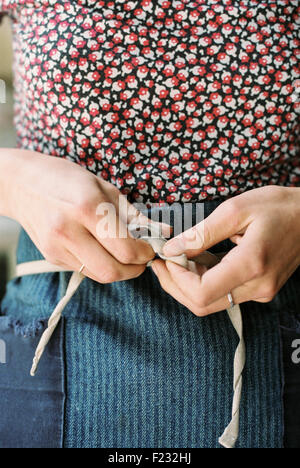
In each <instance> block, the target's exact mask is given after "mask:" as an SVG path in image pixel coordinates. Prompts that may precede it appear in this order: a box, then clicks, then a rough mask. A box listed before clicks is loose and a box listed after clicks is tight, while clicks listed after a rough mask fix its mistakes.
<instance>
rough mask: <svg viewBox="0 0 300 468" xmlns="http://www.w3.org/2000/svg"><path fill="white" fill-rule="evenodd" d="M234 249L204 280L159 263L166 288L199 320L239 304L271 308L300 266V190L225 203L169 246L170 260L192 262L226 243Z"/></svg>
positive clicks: (266, 190) (265, 191)
mask: <svg viewBox="0 0 300 468" xmlns="http://www.w3.org/2000/svg"><path fill="white" fill-rule="evenodd" d="M228 238H230V239H231V240H232V241H233V242H234V243H235V244H236V247H234V248H233V249H232V250H231V251H230V252H229V253H228V254H227V255H226V256H225V257H223V259H222V260H221V262H220V263H219V264H217V265H216V266H214V267H213V268H210V269H205V268H204V269H203V267H199V271H198V273H199V275H197V274H194V273H191V272H189V271H187V270H186V269H184V268H183V267H181V266H179V265H176V264H175V263H173V262H170V261H167V262H164V261H162V260H155V261H154V262H153V263H152V268H153V270H154V272H155V273H156V275H157V277H158V279H159V281H160V284H161V286H162V287H163V288H164V289H165V291H166V292H168V293H169V294H170V295H172V296H173V297H174V298H175V299H176V300H177V301H178V302H180V303H181V304H183V305H185V306H186V307H187V308H188V309H190V310H191V311H192V312H193V313H194V314H196V315H197V316H205V315H208V314H213V313H215V312H219V311H221V310H224V309H226V308H228V306H229V301H228V297H227V294H228V293H229V292H230V291H231V293H232V296H233V299H234V302H235V303H236V304H240V303H242V302H246V301H250V300H253V301H257V302H270V301H271V300H272V299H273V298H274V296H275V295H276V294H277V292H278V291H279V290H280V289H281V287H282V286H283V285H284V284H285V283H286V281H287V280H288V279H289V277H290V276H291V275H292V274H293V272H294V271H295V270H296V269H297V268H298V267H299V265H300V188H286V187H278V186H267V187H263V188H259V189H254V190H250V191H248V192H246V193H244V194H242V195H239V196H237V197H234V198H232V199H229V200H226V201H225V202H223V203H222V204H221V205H220V206H219V207H218V208H217V209H216V210H215V211H214V212H213V213H212V214H211V215H210V216H209V217H208V218H206V219H205V220H204V221H202V222H201V223H199V224H198V225H197V226H195V227H194V228H192V229H189V230H187V231H185V232H184V233H183V234H182V235H179V236H177V237H176V238H174V239H171V240H169V241H168V242H167V243H166V245H165V248H164V253H165V255H167V256H172V255H179V254H182V253H186V254H187V256H188V257H189V258H192V257H194V256H196V255H198V254H200V253H201V252H203V251H205V250H207V249H209V248H211V247H212V246H213V245H215V244H217V243H219V242H221V241H222V240H224V239H228Z"/></svg>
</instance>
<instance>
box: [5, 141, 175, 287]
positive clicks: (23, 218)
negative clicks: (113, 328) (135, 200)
mask: <svg viewBox="0 0 300 468" xmlns="http://www.w3.org/2000/svg"><path fill="white" fill-rule="evenodd" d="M119 196H122V195H121V193H120V192H119V190H118V189H117V188H116V187H115V186H114V185H112V184H111V183H109V182H106V181H104V180H102V179H100V178H99V177H96V176H95V175H93V174H92V173H91V172H89V171H87V170H86V169H84V168H82V167H81V166H79V165H78V164H75V163H73V162H70V161H67V160H65V159H62V158H55V157H51V156H46V155H41V154H39V153H35V152H31V151H23V150H18V149H1V150H0V214H1V215H4V216H9V217H11V218H13V219H16V220H17V221H18V222H19V223H20V224H21V225H22V226H23V228H24V229H25V230H26V231H27V233H28V234H29V236H30V237H31V239H32V240H33V242H34V243H35V245H36V246H37V247H38V249H39V250H40V251H41V253H42V254H43V255H44V257H45V259H46V260H48V261H49V262H51V263H53V264H55V265H59V266H61V267H63V268H65V269H68V270H74V271H78V270H79V269H80V267H81V265H82V264H84V265H85V269H84V274H85V275H86V276H88V277H89V278H91V279H93V280H95V281H98V282H99V283H112V282H114V281H120V280H126V279H130V278H136V277H137V276H139V275H141V274H142V273H143V271H144V270H145V268H146V263H147V262H148V261H149V260H151V259H152V258H153V257H154V252H153V250H152V248H151V247H150V246H149V244H148V243H146V242H145V241H143V240H136V239H134V238H133V237H132V236H130V235H129V234H128V235H127V237H124V236H123V235H122V236H121V237H120V236H119V237H116V238H109V237H108V236H101V232H100V233H99V230H98V229H97V224H98V223H99V216H98V215H97V207H99V204H101V203H110V204H113V205H114V206H115V208H116V214H117V217H116V225H117V232H119V231H118V229H119V226H120V225H122V230H121V232H122V233H123V234H124V230H125V231H126V232H127V233H128V231H127V224H124V221H123V219H122V216H121V215H122V214H120V213H118V206H119V204H118V201H119ZM124 199H125V197H124ZM126 203H127V200H126ZM128 209H129V212H130V213H131V217H135V216H136V217H138V216H139V212H138V211H137V210H136V209H135V208H134V207H133V206H132V205H129V204H128ZM142 218H145V217H142V216H140V217H139V219H140V220H141V219H142ZM145 219H147V218H145ZM164 228H167V227H166V226H164ZM123 237H124V238H123Z"/></svg>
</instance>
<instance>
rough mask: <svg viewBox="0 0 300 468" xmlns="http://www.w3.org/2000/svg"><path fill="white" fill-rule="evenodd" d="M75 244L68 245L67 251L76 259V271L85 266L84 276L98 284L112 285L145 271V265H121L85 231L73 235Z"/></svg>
mask: <svg viewBox="0 0 300 468" xmlns="http://www.w3.org/2000/svg"><path fill="white" fill-rule="evenodd" d="M74 234H75V235H74V239H76V242H74V241H73V242H70V243H69V246H68V248H69V250H70V251H71V252H72V255H73V256H74V257H75V258H76V259H77V266H76V268H75V269H76V270H77V271H78V270H79V268H80V267H81V265H83V264H84V265H85V269H84V274H85V275H86V276H88V277H90V278H91V279H93V280H95V281H97V282H99V283H113V282H115V281H122V280H126V279H132V278H136V277H138V276H139V275H141V274H142V273H143V272H144V270H145V268H146V267H145V265H135V264H132V265H131V264H126V265H125V264H122V263H120V262H118V261H117V260H116V259H115V258H114V257H113V256H111V255H110V253H109V252H107V251H106V250H105V248H103V246H102V245H101V244H99V242H98V241H97V239H95V238H94V237H93V236H92V235H91V234H90V233H89V232H88V231H87V230H85V229H84V228H82V230H78V232H77V233H74Z"/></svg>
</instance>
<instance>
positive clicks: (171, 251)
mask: <svg viewBox="0 0 300 468" xmlns="http://www.w3.org/2000/svg"><path fill="white" fill-rule="evenodd" d="M184 249H185V246H184V240H183V239H182V237H176V238H174V239H171V240H170V241H168V242H167V243H166V244H165V245H164V248H163V252H164V254H165V256H166V257H172V256H174V255H180V254H182V253H183V252H184Z"/></svg>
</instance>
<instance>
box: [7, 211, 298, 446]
mask: <svg viewBox="0 0 300 468" xmlns="http://www.w3.org/2000/svg"><path fill="white" fill-rule="evenodd" d="M217 204H218V203H217V202H208V203H205V204H204V210H205V216H207V215H208V214H210V213H211V212H212V211H213V210H214V209H215V207H216V206H217ZM149 214H150V211H149ZM193 217H194V219H193V224H195V222H196V217H195V213H193ZM171 224H174V219H172V216H171ZM232 247H233V244H231V243H230V242H229V241H225V242H222V243H220V244H218V245H217V246H215V247H214V248H213V249H211V251H212V252H214V253H217V252H224V251H227V250H229V249H230V248H232ZM42 258H43V257H42V255H41V253H40V252H39V251H38V250H37V248H36V247H35V246H34V244H33V243H32V241H31V240H30V238H29V237H28V235H27V234H26V233H25V231H23V230H22V232H21V235H20V240H19V245H18V251H17V261H18V263H23V262H28V261H32V260H39V259H42ZM70 275H71V274H70V273H66V272H61V273H49V274H43V275H30V276H27V277H22V278H17V279H14V280H12V281H10V282H9V284H8V286H7V293H6V295H5V297H4V299H3V301H2V304H1V317H0V339H2V340H3V342H4V343H5V345H6V362H5V364H1V365H0V392H1V395H0V396H1V401H2V402H4V404H3V406H2V411H1V418H0V447H1V448H2V447H26V448H31V447H35V448H38V447H43V448H48V447H52V448H57V447H67V448H73V447H74V448H98V447H99V448H101V447H103V448H114V447H117V448H139V447H141V448H148V447H149V448H194V447H200V448H217V447H220V445H219V443H218V437H219V436H220V434H221V433H222V432H223V430H224V427H225V426H226V425H227V424H228V422H229V420H230V418H231V405H232V381H233V368H232V363H233V358H234V353H235V350H236V347H237V344H238V337H237V335H236V332H235V330H234V329H233V327H232V324H231V323H230V320H229V318H228V315H227V314H226V313H225V312H220V313H217V314H214V315H212V316H209V317H204V318H199V317H196V316H194V315H193V314H192V313H191V312H190V311H188V310H187V309H186V308H185V307H184V306H182V305H181V304H179V303H177V302H176V301H175V300H174V299H173V298H172V297H171V296H169V295H168V294H167V293H165V292H164V291H163V290H162V289H161V287H160V285H159V282H158V280H157V278H156V277H155V275H154V274H153V272H152V270H151V269H147V270H146V271H145V272H144V273H143V274H142V275H141V276H140V277H139V278H136V279H133V280H128V281H121V282H116V283H113V284H105V285H102V284H99V283H96V282H94V281H92V280H90V279H88V278H86V279H85V280H84V282H83V283H82V284H81V286H80V288H79V289H78V291H77V292H76V294H75V295H74V296H73V298H72V300H71V302H70V303H69V304H68V306H67V307H66V309H65V310H64V319H63V321H61V322H60V324H59V326H58V328H57V329H56V331H55V333H54V336H53V338H52V339H51V341H50V343H49V345H48V346H47V348H46V351H45V354H44V356H43V358H42V360H41V363H40V367H39V370H38V373H37V375H36V377H34V378H32V377H30V376H29V371H30V367H31V361H32V357H33V354H34V349H35V347H36V345H37V343H38V341H39V339H40V337H41V334H42V333H43V331H44V329H45V327H46V322H47V319H48V318H49V316H50V315H51V313H52V311H53V309H54V307H55V305H56V304H57V302H58V301H59V299H60V298H61V297H62V296H63V295H64V292H65V290H66V286H67V284H68V281H69V279H70ZM299 285H300V275H299V271H297V272H296V273H295V274H294V275H293V277H292V278H291V279H290V280H289V281H288V283H287V284H286V285H285V287H284V288H283V289H282V290H281V291H280V293H279V294H278V295H277V296H276V298H275V299H274V300H273V301H272V302H271V303H268V304H259V303H255V302H249V303H245V304H242V306H241V309H242V312H243V320H244V338H245V342H246V349H247V361H246V367H245V370H244V374H243V379H244V385H243V395H242V404H241V415H240V436H239V440H238V443H237V447H241V448H281V447H282V446H283V444H284V427H285V420H284V417H285V418H286V419H288V416H287V415H286V414H285V416H284V412H283V409H284V402H285V399H289V398H293V396H289V397H287V396H286V394H285V398H283V385H284V370H285V368H286V365H285V361H284V360H283V359H282V356H283V353H282V340H281V334H280V321H281V317H280V316H281V315H282V312H283V311H285V310H287V311H288V313H287V314H284V317H285V320H286V323H285V329H286V330H292V332H295V333H296V331H297V330H296V328H295V323H297V324H298V323H299V322H298V319H299V317H297V313H298V315H299ZM297 291H298V293H297ZM287 361H288V358H287ZM287 361H286V362H287ZM294 398H295V395H294ZM294 432H295V431H293V433H294Z"/></svg>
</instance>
